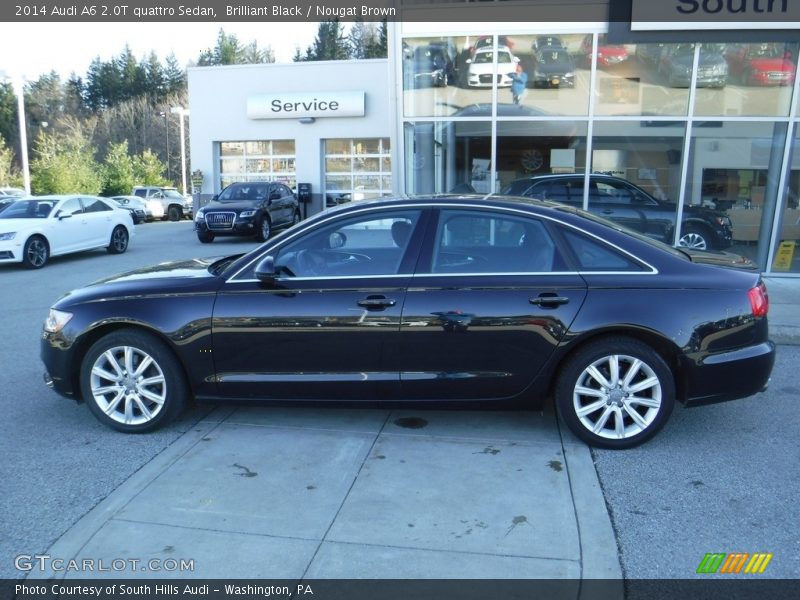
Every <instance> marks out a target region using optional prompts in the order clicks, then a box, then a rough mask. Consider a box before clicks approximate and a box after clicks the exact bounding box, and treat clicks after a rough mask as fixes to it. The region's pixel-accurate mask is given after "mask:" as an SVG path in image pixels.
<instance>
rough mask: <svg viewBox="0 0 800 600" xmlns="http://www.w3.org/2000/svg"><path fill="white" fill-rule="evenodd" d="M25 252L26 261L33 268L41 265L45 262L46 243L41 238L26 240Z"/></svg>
mask: <svg viewBox="0 0 800 600" xmlns="http://www.w3.org/2000/svg"><path fill="white" fill-rule="evenodd" d="M25 252H26V256H27V258H28V263H29V264H30V265H31V266H32V267H33V268H35V269H38V268H39V267H43V266H44V263H46V262H47V244H46V243H45V241H44V240H43V239H41V238H34V239H32V240H31V241H30V242H28V247H27V249H26V251H25Z"/></svg>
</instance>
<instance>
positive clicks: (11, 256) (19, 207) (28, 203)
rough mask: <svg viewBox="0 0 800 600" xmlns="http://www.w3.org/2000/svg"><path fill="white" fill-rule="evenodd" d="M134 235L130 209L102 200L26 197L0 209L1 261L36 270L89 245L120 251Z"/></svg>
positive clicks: (110, 250)
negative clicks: (50, 259)
mask: <svg viewBox="0 0 800 600" xmlns="http://www.w3.org/2000/svg"><path fill="white" fill-rule="evenodd" d="M132 237H133V220H132V219H131V214H130V212H129V211H127V210H125V209H122V208H119V207H116V206H114V205H113V204H112V203H111V202H110V201H108V200H104V199H103V198H96V197H94V196H79V195H72V196H38V197H32V198H25V199H22V200H17V201H16V202H14V203H13V204H11V205H9V206H7V207H6V208H5V209H4V210H3V211H0V264H3V263H18V262H21V263H22V264H23V265H25V266H26V267H28V268H29V269H40V268H42V267H43V266H44V265H45V264H47V261H48V259H49V258H50V257H51V256H58V255H60V254H69V253H70V252H80V251H81V250H91V249H93V248H106V249H107V250H108V251H109V252H110V253H111V254H122V253H123V252H125V250H127V249H128V243H129V242H130V239H131V238H132Z"/></svg>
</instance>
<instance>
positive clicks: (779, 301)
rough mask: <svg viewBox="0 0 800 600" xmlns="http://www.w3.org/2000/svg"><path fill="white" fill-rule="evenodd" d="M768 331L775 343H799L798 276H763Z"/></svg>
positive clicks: (799, 302)
mask: <svg viewBox="0 0 800 600" xmlns="http://www.w3.org/2000/svg"><path fill="white" fill-rule="evenodd" d="M764 281H765V282H766V284H767V293H768V294H769V331H770V337H771V338H772V339H773V340H774V341H775V343H777V344H792V345H797V344H800V278H789V277H765V278H764Z"/></svg>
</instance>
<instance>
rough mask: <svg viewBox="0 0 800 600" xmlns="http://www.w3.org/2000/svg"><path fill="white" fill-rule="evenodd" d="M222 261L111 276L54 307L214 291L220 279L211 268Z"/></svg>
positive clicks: (206, 260) (169, 264) (166, 265)
mask: <svg viewBox="0 0 800 600" xmlns="http://www.w3.org/2000/svg"><path fill="white" fill-rule="evenodd" d="M222 258H225V257H222V256H217V257H214V258H195V259H191V260H179V261H171V262H164V263H159V264H157V265H152V266H149V267H143V268H140V269H136V270H133V271H128V272H126V273H120V274H118V275H112V276H111V277H106V278H105V279H100V280H98V281H95V282H94V283H91V284H89V285H87V286H86V287H82V288H78V289H77V290H72V291H71V292H68V293H67V294H66V295H64V296H63V297H61V298H60V299H59V301H58V302H57V303H56V305H55V307H56V308H64V307H68V306H70V305H74V304H79V303H82V302H92V301H96V300H103V301H107V300H113V299H115V298H130V297H135V296H147V295H151V294H158V295H174V294H187V293H203V292H213V291H214V290H216V288H217V287H218V286H219V282H220V279H219V277H217V276H216V275H214V274H212V273H211V272H209V270H208V268H209V267H210V266H211V265H212V264H214V263H215V262H217V261H218V260H221V259H222Z"/></svg>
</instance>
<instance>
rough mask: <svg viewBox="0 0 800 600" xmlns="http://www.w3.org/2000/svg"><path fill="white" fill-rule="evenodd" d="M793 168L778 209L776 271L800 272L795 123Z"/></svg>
mask: <svg viewBox="0 0 800 600" xmlns="http://www.w3.org/2000/svg"><path fill="white" fill-rule="evenodd" d="M794 128H795V129H794V138H793V140H792V162H791V165H792V167H791V170H790V171H789V174H788V175H787V185H786V188H785V192H784V194H783V198H782V200H781V202H780V204H779V206H780V210H779V211H778V213H779V217H778V219H779V220H778V227H777V231H778V236H777V245H776V247H775V256H774V258H773V259H772V264H771V268H772V271H773V272H775V273H800V247H799V246H800V130H799V129H798V126H797V124H796V123H795V125H794Z"/></svg>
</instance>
